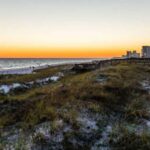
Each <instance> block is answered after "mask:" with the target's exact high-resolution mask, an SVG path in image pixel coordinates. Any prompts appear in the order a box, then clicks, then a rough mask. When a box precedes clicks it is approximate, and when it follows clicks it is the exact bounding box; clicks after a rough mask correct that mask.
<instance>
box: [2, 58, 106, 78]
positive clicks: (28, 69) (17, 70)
mask: <svg viewBox="0 0 150 150" xmlns="http://www.w3.org/2000/svg"><path fill="white" fill-rule="evenodd" d="M102 60H103V59H102ZM94 61H97V60H89V61H83V62H82V61H81V62H68V63H56V64H51V65H49V64H45V65H41V66H31V67H25V68H10V69H2V70H0V75H15V74H17V75H23V74H31V73H33V72H34V71H37V70H41V69H46V68H48V67H57V66H61V65H74V64H84V63H92V62H94ZM98 61H101V60H98Z"/></svg>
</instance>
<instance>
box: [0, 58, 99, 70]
mask: <svg viewBox="0 0 150 150" xmlns="http://www.w3.org/2000/svg"><path fill="white" fill-rule="evenodd" d="M93 60H101V59H97V58H95V59H94V58H82V59H81V58H80V59H77V58H69V59H64V58H59V59H55V58H46V59H45V58H32V59H31V58H17V59H16V58H5V59H3V58H2V59H0V70H6V69H19V68H28V67H39V66H45V65H59V64H71V63H83V62H91V61H93Z"/></svg>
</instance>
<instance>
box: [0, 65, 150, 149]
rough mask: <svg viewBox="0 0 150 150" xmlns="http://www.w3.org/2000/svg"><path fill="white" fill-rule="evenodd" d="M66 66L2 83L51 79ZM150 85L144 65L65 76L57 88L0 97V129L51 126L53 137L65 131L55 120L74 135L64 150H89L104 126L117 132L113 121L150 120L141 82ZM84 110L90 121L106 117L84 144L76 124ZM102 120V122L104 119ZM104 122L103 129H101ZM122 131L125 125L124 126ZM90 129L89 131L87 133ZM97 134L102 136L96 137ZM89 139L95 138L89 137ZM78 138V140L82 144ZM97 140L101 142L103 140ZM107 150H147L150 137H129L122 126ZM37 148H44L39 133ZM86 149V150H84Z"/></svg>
mask: <svg viewBox="0 0 150 150" xmlns="http://www.w3.org/2000/svg"><path fill="white" fill-rule="evenodd" d="M64 68H66V66H60V67H51V68H48V69H44V70H41V71H38V72H36V73H34V74H31V75H18V76H1V79H2V80H0V83H15V82H22V83H24V82H28V81H33V80H36V79H39V78H43V77H48V76H50V75H54V74H56V73H57V72H60V71H62V70H64ZM144 80H148V81H149V80H150V67H149V66H147V65H142V64H141V65H140V64H139V65H136V64H126V63H124V64H119V65H117V66H112V67H108V68H104V69H103V70H101V69H97V70H94V71H89V72H84V73H72V72H71V71H70V72H69V71H68V72H67V73H66V74H65V77H63V78H62V79H61V80H59V81H58V82H56V83H49V84H48V85H43V86H42V87H35V88H32V89H30V90H27V91H22V92H20V93H19V94H15V92H14V93H12V94H9V95H1V96H0V128H1V129H2V130H3V129H5V128H7V127H8V126H10V125H11V126H12V125H17V127H18V128H22V129H24V131H26V130H28V129H34V127H35V125H38V124H39V123H43V122H47V121H50V122H51V134H53V135H55V133H58V132H59V131H61V130H63V126H61V125H60V124H58V122H57V120H62V121H63V123H64V124H65V125H70V126H71V128H72V130H73V131H71V132H70V131H69V132H66V133H63V134H64V139H63V142H62V145H63V146H64V147H65V149H69V148H73V149H81V148H82V149H89V148H90V147H91V146H92V144H94V141H93V140H96V139H94V138H93V137H97V136H99V135H100V134H101V133H102V132H103V129H104V127H105V125H107V124H110V123H111V124H112V126H115V125H114V124H116V122H115V121H114V120H113V119H111V117H112V115H113V117H114V118H115V120H119V121H118V122H117V123H119V124H123V123H126V124H132V123H134V124H137V125H138V124H139V122H140V119H141V120H142V119H146V120H148V119H150V114H149V106H150V101H149V98H150V95H149V92H148V91H146V90H145V89H143V87H142V85H141V82H142V81H144ZM84 110H87V111H88V113H91V114H92V115H93V114H95V115H97V114H99V116H107V117H106V118H107V119H104V120H102V121H101V120H100V121H99V120H97V124H98V127H99V130H98V133H94V132H93V134H94V136H93V135H91V138H92V139H88V140H89V141H88V140H87V141H86V140H85V139H87V137H86V136H85V135H84V136H83V135H81V134H80V133H79V130H80V123H79V122H78V121H77V118H78V117H79V116H80V115H81V114H82V112H83V114H84V113H85V114H86V113H87V112H84ZM104 118H105V117H104ZM104 122H105V123H104ZM124 126H125V125H124ZM89 128H90V127H89ZM100 131H101V132H100ZM92 136H93V137H92ZM81 137H82V138H81ZM99 137H102V136H101V135H100V136H99ZM108 137H109V142H108V143H109V144H108V145H110V147H112V148H114V149H115V148H116V149H120V147H121V148H122V149H127V150H128V149H129V150H130V149H133V148H135V149H141V150H142V149H143V150H144V149H148V148H149V147H150V134H149V133H147V134H146V133H144V132H143V133H142V134H137V133H136V131H135V132H130V131H129V129H128V128H127V127H122V126H121V125H119V126H117V127H113V131H112V132H111V133H110V135H109V136H108ZM70 138H71V139H72V138H75V139H76V140H77V141H78V140H79V139H80V140H79V141H83V143H84V142H85V143H88V145H87V144H83V145H82V146H81V145H80V146H79V145H76V146H75V145H72V143H71V141H70ZM33 141H34V142H35V143H44V142H47V141H46V139H45V136H44V135H43V134H42V133H39V134H37V135H36V136H35V137H34V139H33ZM85 145H86V146H85Z"/></svg>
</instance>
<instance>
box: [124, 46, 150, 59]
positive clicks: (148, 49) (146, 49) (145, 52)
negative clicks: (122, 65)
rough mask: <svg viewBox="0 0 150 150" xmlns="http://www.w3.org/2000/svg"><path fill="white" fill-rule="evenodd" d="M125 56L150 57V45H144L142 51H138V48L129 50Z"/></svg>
mask: <svg viewBox="0 0 150 150" xmlns="http://www.w3.org/2000/svg"><path fill="white" fill-rule="evenodd" d="M122 57H123V58H140V57H142V58H150V46H143V47H142V50H141V55H140V53H137V51H136V50H133V51H131V50H130V51H127V53H126V55H123V56H122Z"/></svg>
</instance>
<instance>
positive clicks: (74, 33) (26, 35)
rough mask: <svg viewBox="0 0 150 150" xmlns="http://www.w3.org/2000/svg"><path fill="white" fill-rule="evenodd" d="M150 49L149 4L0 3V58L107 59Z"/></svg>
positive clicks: (95, 0)
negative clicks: (142, 49)
mask: <svg viewBox="0 0 150 150" xmlns="http://www.w3.org/2000/svg"><path fill="white" fill-rule="evenodd" d="M149 44H150V0H0V57H112V56H120V55H122V54H123V53H124V52H125V51H126V50H128V49H137V50H138V51H140V49H141V46H142V45H149Z"/></svg>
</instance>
